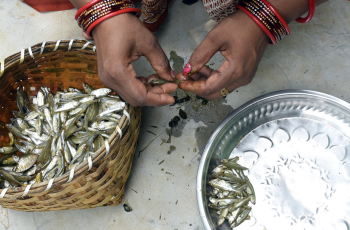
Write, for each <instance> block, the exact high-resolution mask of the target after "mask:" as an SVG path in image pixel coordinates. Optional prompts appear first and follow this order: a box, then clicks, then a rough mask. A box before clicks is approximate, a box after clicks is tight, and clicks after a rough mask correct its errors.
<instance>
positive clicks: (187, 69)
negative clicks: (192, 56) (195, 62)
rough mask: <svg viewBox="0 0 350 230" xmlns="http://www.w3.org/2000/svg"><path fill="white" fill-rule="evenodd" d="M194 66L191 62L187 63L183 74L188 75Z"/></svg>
mask: <svg viewBox="0 0 350 230" xmlns="http://www.w3.org/2000/svg"><path fill="white" fill-rule="evenodd" d="M191 69H192V67H191V65H190V63H187V64H186V65H185V67H184V70H183V71H182V73H183V75H185V76H187V75H188V73H189V72H190V71H191Z"/></svg>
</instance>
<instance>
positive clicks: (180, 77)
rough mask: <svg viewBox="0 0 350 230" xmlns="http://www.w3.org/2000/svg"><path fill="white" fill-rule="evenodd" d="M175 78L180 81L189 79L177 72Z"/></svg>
mask: <svg viewBox="0 0 350 230" xmlns="http://www.w3.org/2000/svg"><path fill="white" fill-rule="evenodd" d="M175 79H176V80H180V81H186V80H190V77H189V76H184V75H183V73H178V74H176V76H175Z"/></svg>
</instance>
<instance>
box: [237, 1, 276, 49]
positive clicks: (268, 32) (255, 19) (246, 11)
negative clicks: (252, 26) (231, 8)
mask: <svg viewBox="0 0 350 230" xmlns="http://www.w3.org/2000/svg"><path fill="white" fill-rule="evenodd" d="M236 7H237V8H238V9H240V10H242V11H243V12H244V13H246V14H247V15H248V16H249V17H250V18H251V19H253V21H254V22H255V23H256V24H257V25H258V26H259V27H260V28H261V29H262V30H263V31H264V32H265V34H266V35H267V36H268V37H269V38H270V44H272V45H275V44H276V39H275V37H274V36H273V35H272V33H271V32H270V31H269V30H268V29H267V28H266V27H265V25H264V24H263V23H262V22H261V21H259V19H257V18H256V17H255V15H253V14H252V13H251V12H249V11H248V10H247V9H245V8H244V7H243V6H241V5H237V6H236Z"/></svg>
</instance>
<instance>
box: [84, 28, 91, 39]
mask: <svg viewBox="0 0 350 230" xmlns="http://www.w3.org/2000/svg"><path fill="white" fill-rule="evenodd" d="M82 35H83V37H84V38H85V39H86V40H93V38H92V37H91V36H89V35H87V34H86V33H85V32H84V30H83V31H82Z"/></svg>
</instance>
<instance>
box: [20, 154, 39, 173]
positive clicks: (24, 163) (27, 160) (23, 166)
mask: <svg viewBox="0 0 350 230" xmlns="http://www.w3.org/2000/svg"><path fill="white" fill-rule="evenodd" d="M37 159H38V155H35V154H32V153H31V154H28V155H24V156H23V157H22V158H21V159H20V160H19V161H18V165H17V167H16V170H15V172H23V171H26V170H27V169H29V168H30V167H32V166H33V165H34V164H35V162H36V160H37Z"/></svg>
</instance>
